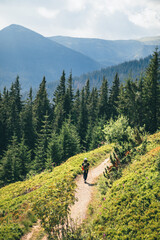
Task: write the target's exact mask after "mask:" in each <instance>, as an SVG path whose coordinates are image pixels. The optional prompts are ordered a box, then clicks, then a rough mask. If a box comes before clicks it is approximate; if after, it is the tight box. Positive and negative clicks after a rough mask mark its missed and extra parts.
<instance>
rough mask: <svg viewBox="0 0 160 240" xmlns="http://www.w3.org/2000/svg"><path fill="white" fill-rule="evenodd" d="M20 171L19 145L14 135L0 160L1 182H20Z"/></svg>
mask: <svg viewBox="0 0 160 240" xmlns="http://www.w3.org/2000/svg"><path fill="white" fill-rule="evenodd" d="M21 170H22V169H21V158H20V154H19V144H18V140H17V137H16V136H15V135H14V136H13V137H12V140H11V143H10V144H9V145H8V149H7V150H6V151H5V153H4V156H3V158H2V172H1V177H0V178H1V181H3V183H4V184H8V183H12V182H16V181H19V180H22V176H21Z"/></svg>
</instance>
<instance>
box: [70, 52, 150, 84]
mask: <svg viewBox="0 0 160 240" xmlns="http://www.w3.org/2000/svg"><path fill="white" fill-rule="evenodd" d="M150 59H151V56H148V57H146V58H144V59H140V60H133V61H128V62H124V63H121V64H118V65H116V66H111V67H107V68H102V69H101V70H98V71H94V72H91V73H87V74H83V75H81V76H80V77H74V78H73V84H74V87H75V88H77V87H78V88H81V87H83V85H84V84H85V82H86V80H87V79H90V85H91V87H94V86H96V87H97V88H100V86H101V82H102V79H103V77H105V78H107V80H108V84H109V87H111V85H112V82H113V79H114V77H115V75H116V73H118V76H119V79H120V82H125V80H126V79H127V78H128V77H130V78H131V79H136V78H139V76H140V75H143V74H144V72H145V69H146V68H147V66H148V64H149V61H150Z"/></svg>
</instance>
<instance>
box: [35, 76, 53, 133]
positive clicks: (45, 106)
mask: <svg viewBox="0 0 160 240" xmlns="http://www.w3.org/2000/svg"><path fill="white" fill-rule="evenodd" d="M50 112H51V108H50V104H49V99H48V94H47V90H46V79H45V77H43V80H42V82H41V84H40V86H39V90H38V92H37V95H36V98H35V100H34V103H33V113H34V125H35V130H36V132H37V133H39V132H40V131H41V129H42V125H43V121H44V119H45V115H46V114H48V115H50Z"/></svg>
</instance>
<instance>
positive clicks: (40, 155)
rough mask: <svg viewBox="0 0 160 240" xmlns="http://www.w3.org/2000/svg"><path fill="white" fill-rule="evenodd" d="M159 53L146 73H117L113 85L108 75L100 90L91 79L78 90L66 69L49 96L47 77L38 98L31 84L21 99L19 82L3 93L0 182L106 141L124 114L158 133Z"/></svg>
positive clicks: (0, 99) (134, 123)
mask: <svg viewBox="0 0 160 240" xmlns="http://www.w3.org/2000/svg"><path fill="white" fill-rule="evenodd" d="M159 68H160V64H159V53H158V51H155V52H154V54H153V56H152V59H151V61H150V63H149V66H148V68H147V69H146V71H145V74H144V76H142V77H140V78H139V79H137V80H132V79H131V78H130V77H128V79H127V81H126V82H125V83H124V84H120V80H119V75H118V73H116V74H115V77H114V81H113V83H112V86H111V87H110V88H109V87H108V81H107V79H106V78H105V77H104V78H103V81H102V84H101V87H100V90H98V89H97V88H96V87H93V88H92V89H91V88H90V80H89V79H88V81H87V82H86V85H85V86H84V87H83V88H82V89H81V90H79V89H78V90H77V91H76V92H75V93H74V91H73V87H72V74H70V76H69V77H68V78H66V76H65V72H63V73H62V76H61V79H60V83H59V85H58V86H57V88H56V90H55V92H54V94H53V103H52V102H50V101H49V99H48V95H47V91H46V80H45V77H44V78H43V80H42V82H41V84H40V86H39V90H38V91H37V94H36V97H35V99H34V100H33V98H32V89H30V92H29V93H28V98H27V99H26V101H22V98H21V92H20V82H19V78H18V77H17V79H16V81H15V82H14V83H13V84H12V85H11V88H10V89H9V90H8V89H6V88H4V91H3V93H1V95H0V149H1V152H0V185H1V186H4V185H6V184H9V183H12V182H15V181H19V180H23V179H25V177H26V176H27V174H29V173H30V174H31V173H40V172H41V171H43V170H45V169H52V167H53V166H54V165H57V164H58V165H59V164H60V163H61V162H63V161H65V160H66V159H68V158H69V157H71V156H73V155H75V154H77V153H80V152H81V151H87V150H92V149H94V148H96V147H98V146H99V145H100V144H101V143H102V142H104V133H103V126H104V124H105V123H106V122H107V121H108V120H109V119H110V118H113V119H116V118H117V117H118V116H119V115H124V116H126V117H127V118H128V121H129V123H130V125H131V126H132V127H137V128H139V127H141V126H144V125H145V130H146V131H148V132H150V133H154V132H155V131H156V130H157V129H158V128H159V126H160V108H159V106H160V80H159Z"/></svg>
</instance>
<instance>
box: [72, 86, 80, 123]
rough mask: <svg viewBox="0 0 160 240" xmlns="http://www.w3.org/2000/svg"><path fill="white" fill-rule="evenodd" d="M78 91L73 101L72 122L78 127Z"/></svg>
mask: <svg viewBox="0 0 160 240" xmlns="http://www.w3.org/2000/svg"><path fill="white" fill-rule="evenodd" d="M80 102H81V101H80V91H79V89H78V90H77V91H76V94H75V96H74V101H73V122H74V124H75V125H76V126H77V127H78V121H79V116H80Z"/></svg>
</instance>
